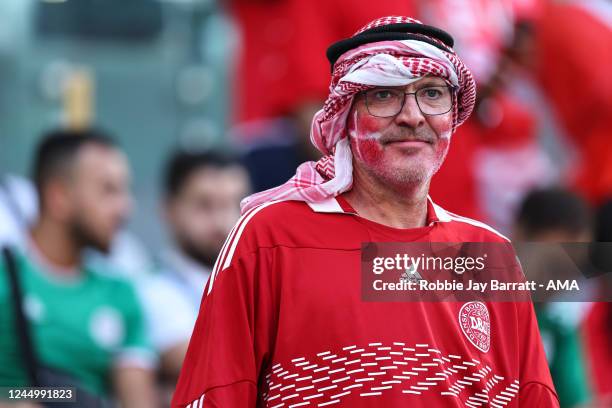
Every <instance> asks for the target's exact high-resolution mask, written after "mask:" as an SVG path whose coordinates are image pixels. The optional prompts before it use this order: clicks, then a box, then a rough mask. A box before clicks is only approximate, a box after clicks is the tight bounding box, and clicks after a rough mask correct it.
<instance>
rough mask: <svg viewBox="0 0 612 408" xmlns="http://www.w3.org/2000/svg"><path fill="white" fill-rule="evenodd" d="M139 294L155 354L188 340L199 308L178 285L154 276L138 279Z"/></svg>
mask: <svg viewBox="0 0 612 408" xmlns="http://www.w3.org/2000/svg"><path fill="white" fill-rule="evenodd" d="M139 295H140V298H141V299H142V303H143V305H144V311H145V317H146V319H145V320H146V323H147V333H148V336H149V338H150V340H151V342H152V344H153V347H154V349H155V351H156V352H157V353H164V352H166V351H168V350H169V349H170V348H172V347H174V346H176V345H178V344H181V343H184V342H187V341H189V337H190V336H191V332H192V331H193V324H194V323H195V321H196V318H197V313H198V310H197V307H196V306H194V305H192V304H190V302H189V301H188V300H187V299H186V298H185V295H184V294H183V293H182V292H181V290H180V288H179V287H178V285H176V284H175V283H174V282H173V281H171V280H170V279H167V278H165V277H157V276H156V277H153V278H149V279H146V280H144V281H142V282H141V284H140V285H139Z"/></svg>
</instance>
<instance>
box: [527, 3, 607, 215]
mask: <svg viewBox="0 0 612 408" xmlns="http://www.w3.org/2000/svg"><path fill="white" fill-rule="evenodd" d="M532 40H533V41H534V44H533V55H534V57H535V60H534V61H533V63H532V70H533V72H534V74H535V77H536V79H537V82H538V83H539V84H540V86H541V87H542V89H543V90H544V93H545V94H546V96H547V97H548V99H549V101H550V103H551V105H552V107H553V110H554V113H555V114H556V117H557V120H558V121H559V123H560V124H561V126H562V128H563V129H564V130H565V133H566V134H567V136H568V137H569V139H570V140H569V141H570V142H571V143H572V144H573V145H574V147H575V148H576V150H577V153H578V156H579V157H578V162H577V163H576V164H575V165H574V167H573V169H572V170H573V172H572V174H568V175H567V176H568V178H569V180H568V184H569V185H571V186H573V187H574V188H575V189H576V191H578V192H580V194H582V195H583V196H584V197H586V198H587V199H588V200H589V201H590V202H591V203H592V204H594V205H596V206H598V205H600V204H601V203H602V202H603V200H605V199H606V198H607V197H609V196H610V195H611V194H612V160H610V157H612V144H611V143H610V137H611V136H612V120H611V119H610V118H612V75H610V71H612V2H611V1H609V0H588V1H583V0H569V1H552V0H549V1H547V4H546V8H545V9H544V12H543V13H542V16H541V18H540V19H536V20H535V23H534V27H533V30H532Z"/></svg>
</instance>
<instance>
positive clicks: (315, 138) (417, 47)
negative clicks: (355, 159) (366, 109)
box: [241, 16, 476, 214]
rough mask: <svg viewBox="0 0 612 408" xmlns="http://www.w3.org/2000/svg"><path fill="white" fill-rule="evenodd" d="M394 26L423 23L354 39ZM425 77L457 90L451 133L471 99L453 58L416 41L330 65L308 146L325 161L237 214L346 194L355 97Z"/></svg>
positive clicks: (464, 73)
mask: <svg viewBox="0 0 612 408" xmlns="http://www.w3.org/2000/svg"><path fill="white" fill-rule="evenodd" d="M397 23H416V24H422V23H421V22H420V21H418V20H415V19H412V18H410V17H402V16H391V17H383V18H379V19H377V20H374V21H372V22H370V23H369V24H368V25H366V26H364V27H363V28H361V29H360V30H359V31H357V32H356V33H355V35H357V34H360V33H362V32H363V31H366V30H369V29H371V28H374V27H379V26H383V25H388V24H397ZM428 38H429V39H430V40H432V41H435V42H440V41H439V40H437V39H435V38H432V37H428ZM427 75H429V76H437V77H441V78H443V79H444V80H445V81H447V82H448V83H449V84H450V85H452V86H454V87H456V88H457V89H458V92H457V98H456V100H455V103H454V106H453V132H454V130H455V129H456V128H457V126H459V125H460V124H462V123H463V122H464V121H465V120H466V119H467V118H468V117H469V115H470V113H471V112H472V109H473V108H474V102H475V100H476V85H475V83H474V79H473V77H472V74H471V73H470V71H469V70H468V68H467V67H466V66H465V64H464V63H463V62H462V61H461V59H460V58H459V57H458V56H457V55H456V54H454V53H451V52H446V51H442V50H441V49H439V48H437V47H434V46H433V45H431V44H428V43H426V42H423V41H418V40H396V41H380V42H373V43H368V44H364V45H361V46H359V47H357V48H354V49H351V50H349V51H347V52H345V53H344V54H343V55H342V56H341V57H340V58H339V59H338V61H336V63H335V65H334V69H333V73H332V80H331V85H330V87H329V90H330V93H329V96H328V98H327V100H326V101H325V104H324V105H323V109H321V110H320V111H318V112H317V113H316V114H315V116H314V118H313V121H312V128H311V131H310V140H311V142H312V143H313V144H314V145H315V146H316V148H317V149H319V151H321V152H322V153H323V154H324V155H325V156H324V157H323V158H322V159H320V160H319V161H318V162H312V161H311V162H305V163H302V164H301V165H300V166H299V167H298V168H297V171H296V174H295V175H294V176H293V177H292V178H291V179H289V181H287V182H286V183H285V184H282V185H280V186H278V187H275V188H272V189H269V190H265V191H262V192H260V193H256V194H253V195H251V196H249V197H246V198H245V199H244V200H242V202H241V210H242V213H243V214H244V213H245V212H247V211H248V210H249V209H251V208H253V207H257V206H258V205H260V204H263V203H266V202H269V201H286V200H298V201H306V202H320V201H323V200H326V199H328V198H331V197H335V196H336V195H338V194H341V193H343V192H345V191H348V190H350V188H351V186H352V183H353V165H352V153H351V149H350V144H349V140H348V135H347V132H346V123H347V117H348V113H349V111H350V108H351V104H352V101H353V97H354V96H355V94H357V93H358V92H361V91H363V90H366V89H369V88H373V87H375V86H405V85H409V84H410V83H412V82H415V81H417V80H419V79H420V78H422V77H424V76H427Z"/></svg>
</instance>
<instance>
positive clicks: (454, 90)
mask: <svg viewBox="0 0 612 408" xmlns="http://www.w3.org/2000/svg"><path fill="white" fill-rule="evenodd" d="M428 88H447V89H449V91H450V94H451V103H450V107H449V108H448V110H447V111H445V112H442V113H425V112H423V109H422V108H421V105H420V104H419V99H418V98H417V97H416V94H417V92H419V91H421V90H423V89H428ZM375 89H379V88H378V87H377V88H372V89H368V90H365V91H361V92H360V93H361V94H362V95H363V98H364V100H365V105H366V109H367V111H368V114H370V116H374V117H375V118H392V117H394V116H397V115H399V114H400V112H401V111H402V109H404V105H406V96H407V95H414V101H415V102H416V104H417V107H418V108H419V111H421V113H422V114H423V115H425V116H439V115H446V114H447V113H448V112H450V111H451V110H452V109H453V105H454V104H455V98H456V94H457V91H458V90H459V88H458V87H456V86H452V85H426V86H424V87H422V88H419V89H417V90H416V91H414V92H403V94H404V98H403V99H402V103H401V104H400V108H399V110H398V111H397V113H395V114H393V115H388V116H379V115H374V114H372V112H370V106H369V104H368V92H370V91H372V90H375ZM382 89H393V88H390V87H382Z"/></svg>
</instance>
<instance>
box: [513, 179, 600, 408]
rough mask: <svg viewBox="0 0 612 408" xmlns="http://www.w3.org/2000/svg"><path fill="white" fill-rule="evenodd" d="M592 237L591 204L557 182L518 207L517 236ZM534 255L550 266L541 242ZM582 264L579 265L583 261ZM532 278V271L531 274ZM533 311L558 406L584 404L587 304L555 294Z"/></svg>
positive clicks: (549, 239)
mask: <svg viewBox="0 0 612 408" xmlns="http://www.w3.org/2000/svg"><path fill="white" fill-rule="evenodd" d="M592 238H593V225H592V215H591V210H590V208H589V206H588V205H587V203H586V202H585V201H584V200H583V199H582V198H581V197H580V196H578V195H577V194H575V193H572V192H570V191H566V190H563V189H559V188H550V189H545V190H535V191H532V192H531V193H529V194H528V195H527V196H526V198H525V199H524V201H523V202H522V204H521V205H520V207H519V211H518V215H517V217H516V223H515V226H514V240H515V241H529V242H537V243H551V244H563V243H570V244H571V243H579V242H582V243H586V242H590V241H591V240H592ZM532 252H533V253H532V254H531V256H532V257H536V258H538V259H536V260H533V259H532V261H534V262H536V263H537V264H538V265H540V266H541V267H544V268H547V267H548V268H554V265H556V264H557V265H558V263H557V262H558V260H556V259H554V255H552V256H553V259H549V253H548V251H547V250H546V248H545V247H542V246H539V247H536V249H535V250H534V251H532ZM585 266H586V265H582V267H585ZM531 278H533V277H531ZM535 308H536V315H537V317H538V324H539V327H540V333H541V335H542V342H543V344H544V349H545V351H546V356H547V358H548V363H549V365H550V372H551V375H552V377H553V381H554V383H555V388H556V389H557V393H558V395H559V402H560V404H561V407H562V408H571V407H579V406H583V404H586V403H590V402H591V399H592V385H593V384H592V377H591V376H590V372H589V369H588V364H587V353H588V350H587V348H586V347H585V346H586V344H585V341H584V336H583V335H582V331H581V327H582V325H583V321H584V318H585V315H586V313H587V312H588V310H589V308H590V304H588V303H581V302H560V301H555V299H554V298H551V299H549V301H548V302H545V303H536V304H535Z"/></svg>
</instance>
